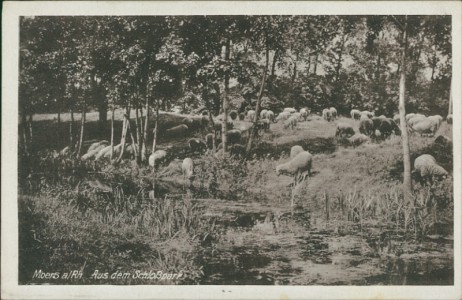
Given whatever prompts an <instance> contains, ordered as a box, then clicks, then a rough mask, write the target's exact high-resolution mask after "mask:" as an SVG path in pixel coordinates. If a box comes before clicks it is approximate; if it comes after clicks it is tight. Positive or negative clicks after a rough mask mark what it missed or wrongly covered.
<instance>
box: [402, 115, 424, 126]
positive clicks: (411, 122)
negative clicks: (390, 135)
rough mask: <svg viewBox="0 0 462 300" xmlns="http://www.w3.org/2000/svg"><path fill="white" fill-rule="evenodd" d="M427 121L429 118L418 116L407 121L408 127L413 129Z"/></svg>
mask: <svg viewBox="0 0 462 300" xmlns="http://www.w3.org/2000/svg"><path fill="white" fill-rule="evenodd" d="M426 119H427V117H425V116H422V115H416V116H414V117H412V118H410V119H409V120H408V121H407V125H408V126H409V127H412V126H414V125H416V124H417V123H420V122H422V121H424V120H426Z"/></svg>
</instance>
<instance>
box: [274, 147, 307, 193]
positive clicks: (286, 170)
mask: <svg viewBox="0 0 462 300" xmlns="http://www.w3.org/2000/svg"><path fill="white" fill-rule="evenodd" d="M312 164H313V156H312V155H311V154H310V153H309V152H308V151H303V152H300V153H298V154H297V155H296V156H295V157H294V158H292V159H291V160H290V161H288V162H286V163H284V164H280V165H278V166H277V167H276V175H278V176H279V175H281V174H283V175H292V176H293V178H294V185H296V184H297V182H299V181H303V180H304V179H305V178H306V176H311V167H312ZM302 175H303V176H302ZM300 179H301V180H300Z"/></svg>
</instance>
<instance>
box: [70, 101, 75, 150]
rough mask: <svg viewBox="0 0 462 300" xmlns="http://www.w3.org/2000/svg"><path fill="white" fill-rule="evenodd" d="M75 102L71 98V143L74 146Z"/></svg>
mask: <svg viewBox="0 0 462 300" xmlns="http://www.w3.org/2000/svg"><path fill="white" fill-rule="evenodd" d="M73 127H74V104H73V102H72V100H71V122H70V123H69V144H70V146H71V148H74V128H73Z"/></svg>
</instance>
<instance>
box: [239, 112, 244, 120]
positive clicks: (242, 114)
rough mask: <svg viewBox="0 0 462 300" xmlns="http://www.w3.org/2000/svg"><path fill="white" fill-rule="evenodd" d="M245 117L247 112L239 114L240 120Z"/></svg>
mask: <svg viewBox="0 0 462 300" xmlns="http://www.w3.org/2000/svg"><path fill="white" fill-rule="evenodd" d="M244 119H245V114H244V113H240V114H239V120H240V121H244Z"/></svg>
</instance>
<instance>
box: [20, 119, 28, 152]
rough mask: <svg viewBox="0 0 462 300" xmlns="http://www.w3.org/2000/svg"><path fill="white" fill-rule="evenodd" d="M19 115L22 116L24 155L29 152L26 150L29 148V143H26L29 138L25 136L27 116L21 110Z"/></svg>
mask: <svg viewBox="0 0 462 300" xmlns="http://www.w3.org/2000/svg"><path fill="white" fill-rule="evenodd" d="M21 116H22V121H21V123H22V124H21V127H22V133H23V139H24V153H25V154H26V155H29V152H28V150H29V145H28V143H29V139H28V138H27V116H26V113H25V112H23V113H22V114H21Z"/></svg>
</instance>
